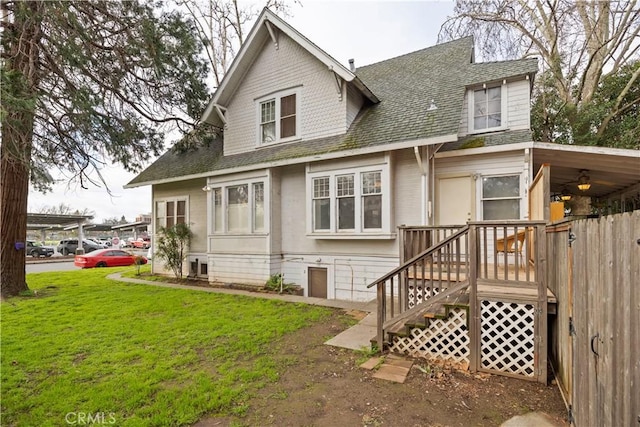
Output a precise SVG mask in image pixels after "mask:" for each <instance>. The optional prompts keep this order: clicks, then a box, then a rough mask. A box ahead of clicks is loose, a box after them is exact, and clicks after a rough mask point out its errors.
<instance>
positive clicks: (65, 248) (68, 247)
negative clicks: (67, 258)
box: [57, 239, 103, 255]
mask: <svg viewBox="0 0 640 427" xmlns="http://www.w3.org/2000/svg"><path fill="white" fill-rule="evenodd" d="M82 248H83V249H84V252H85V253H89V252H93V251H95V250H98V249H103V248H102V247H100V246H98V244H96V243H95V242H92V241H91V240H87V239H85V240H83V241H82ZM57 249H58V252H60V253H61V254H62V255H70V254H75V253H76V249H78V239H65V240H60V243H59V244H58V248H57Z"/></svg>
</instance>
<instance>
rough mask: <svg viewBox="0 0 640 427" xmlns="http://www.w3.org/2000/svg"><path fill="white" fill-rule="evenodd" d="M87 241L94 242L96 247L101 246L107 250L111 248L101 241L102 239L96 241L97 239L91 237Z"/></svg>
mask: <svg viewBox="0 0 640 427" xmlns="http://www.w3.org/2000/svg"><path fill="white" fill-rule="evenodd" d="M87 240H90V241H92V242H93V243H95V244H96V245H98V246H100V247H101V248H102V249H107V248H108V247H109V246H108V245H106V244H105V243H104V242H102V241H100V239H96V238H95V237H89V238H88V239H87Z"/></svg>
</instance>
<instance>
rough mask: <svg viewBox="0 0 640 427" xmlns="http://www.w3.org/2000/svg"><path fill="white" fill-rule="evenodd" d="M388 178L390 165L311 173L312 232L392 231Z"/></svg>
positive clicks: (358, 233)
mask: <svg viewBox="0 0 640 427" xmlns="http://www.w3.org/2000/svg"><path fill="white" fill-rule="evenodd" d="M388 181H389V179H388V166H387V165H381V166H378V167H377V168H376V167H367V168H357V169H355V170H353V169H352V170H349V171H331V172H326V173H323V172H316V173H313V174H309V175H308V182H309V185H310V194H311V197H310V199H311V200H310V205H309V211H308V212H309V215H308V218H309V220H308V221H309V224H310V226H309V227H308V229H309V232H310V233H311V235H316V236H331V235H334V236H339V235H343V236H351V237H354V236H355V238H357V237H358V236H364V235H367V234H369V235H371V236H375V235H381V234H384V233H387V234H389V233H390V223H391V221H390V211H391V208H390V202H389V200H390V194H389V193H390V191H389V183H388ZM330 238H331V237H330Z"/></svg>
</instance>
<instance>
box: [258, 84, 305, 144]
mask: <svg viewBox="0 0 640 427" xmlns="http://www.w3.org/2000/svg"><path fill="white" fill-rule="evenodd" d="M298 100H299V96H298V93H297V91H295V90H293V91H291V90H290V91H286V92H282V93H279V94H277V95H274V96H270V97H268V98H263V99H261V100H258V116H259V124H260V128H259V132H258V138H259V145H268V144H274V143H278V142H285V141H288V140H293V139H296V138H298V137H299V114H298V112H299V105H298Z"/></svg>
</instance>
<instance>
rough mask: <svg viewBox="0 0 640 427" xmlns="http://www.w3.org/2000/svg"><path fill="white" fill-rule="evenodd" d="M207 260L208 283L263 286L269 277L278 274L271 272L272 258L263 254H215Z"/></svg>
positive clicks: (210, 255)
mask: <svg viewBox="0 0 640 427" xmlns="http://www.w3.org/2000/svg"><path fill="white" fill-rule="evenodd" d="M245 249H246V248H245ZM277 258H280V257H279V256H278V257H277ZM208 260H209V265H208V270H209V281H210V282H221V283H245V284H254V285H264V283H265V282H266V281H267V280H268V279H269V276H271V275H272V274H275V273H277V272H278V271H277V270H273V267H272V266H273V264H274V259H273V257H272V256H270V255H265V254H263V253H250V252H249V251H245V253H243V254H239V255H234V254H220V253H215V254H209V258H208Z"/></svg>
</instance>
